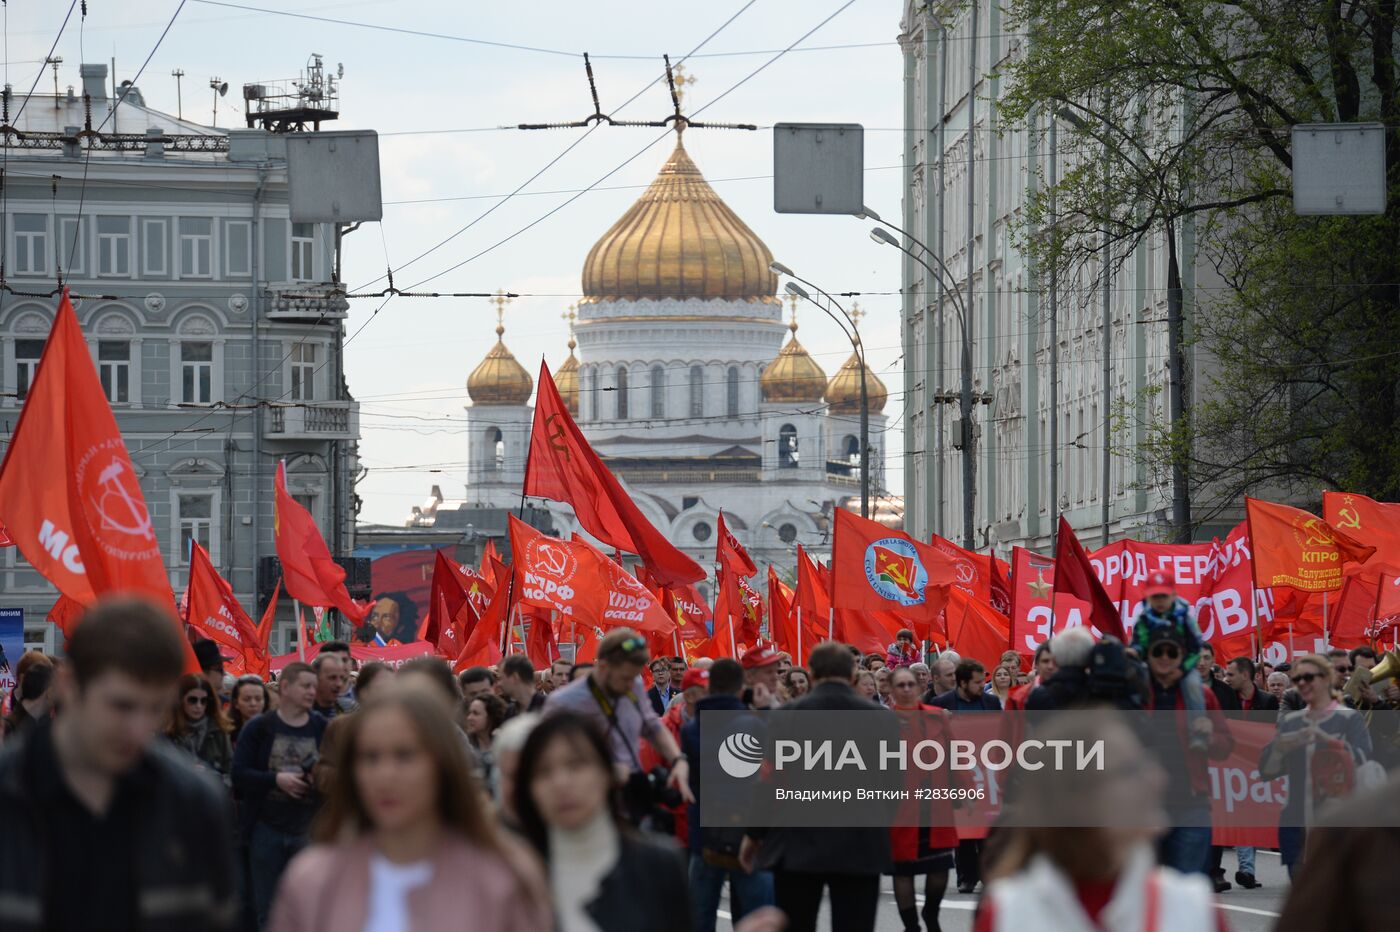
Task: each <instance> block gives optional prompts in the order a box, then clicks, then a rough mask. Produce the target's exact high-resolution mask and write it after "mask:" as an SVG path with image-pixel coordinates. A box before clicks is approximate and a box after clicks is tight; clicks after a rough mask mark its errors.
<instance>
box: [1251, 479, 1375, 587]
mask: <svg viewBox="0 0 1400 932" xmlns="http://www.w3.org/2000/svg"><path fill="white" fill-rule="evenodd" d="M1244 513H1245V520H1246V521H1247V522H1248V523H1249V542H1250V550H1251V551H1252V552H1253V554H1254V584H1255V585H1256V586H1258V587H1259V588H1261V589H1262V588H1268V587H1272V586H1288V587H1289V588H1292V589H1297V590H1299V591H1301V592H1327V591H1332V590H1336V589H1340V588H1342V567H1343V566H1344V565H1345V564H1347V563H1351V562H1355V563H1365V562H1366V560H1367V559H1369V558H1370V557H1371V555H1372V554H1374V553H1375V552H1376V548H1375V547H1368V546H1366V545H1364V544H1362V543H1359V542H1358V541H1355V540H1353V539H1352V538H1351V537H1349V536H1348V535H1346V534H1343V533H1342V532H1341V531H1339V530H1337V529H1336V528H1335V527H1333V526H1332V525H1330V524H1328V523H1327V522H1326V521H1323V520H1322V519H1321V518H1319V517H1317V516H1316V515H1313V514H1309V513H1308V512H1306V511H1303V510H1302V509H1301V508H1294V507H1292V506H1291V505H1280V504H1277V503H1275V502H1264V501H1260V500H1259V499H1257V498H1246V499H1245V500H1244Z"/></svg>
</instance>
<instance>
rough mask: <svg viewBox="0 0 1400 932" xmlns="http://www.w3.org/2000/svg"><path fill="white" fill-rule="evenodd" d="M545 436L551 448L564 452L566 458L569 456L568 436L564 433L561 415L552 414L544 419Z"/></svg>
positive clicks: (557, 451)
mask: <svg viewBox="0 0 1400 932" xmlns="http://www.w3.org/2000/svg"><path fill="white" fill-rule="evenodd" d="M544 436H545V439H546V440H547V441H548V442H549V448H550V449H551V450H553V451H555V452H556V453H561V454H563V456H564V459H568V458H569V455H570V454H569V443H568V438H567V437H566V436H565V434H564V424H563V422H562V421H560V420H559V415H557V414H551V415H550V416H549V417H547V418H545V419H544Z"/></svg>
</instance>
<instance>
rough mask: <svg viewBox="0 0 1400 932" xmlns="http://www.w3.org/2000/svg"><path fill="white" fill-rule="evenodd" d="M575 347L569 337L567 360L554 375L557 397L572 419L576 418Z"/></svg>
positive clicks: (576, 381)
mask: <svg viewBox="0 0 1400 932" xmlns="http://www.w3.org/2000/svg"><path fill="white" fill-rule="evenodd" d="M577 345H578V344H576V343H575V342H574V338H573V337H569V358H568V359H566V360H564V365H562V366H560V367H559V371H558V372H555V373H554V386H555V387H556V388H558V389H559V397H561V398H563V399H564V407H566V408H568V409H569V413H570V414H572V415H573V416H574V417H578V357H577V356H575V355H574V347H575V346H577Z"/></svg>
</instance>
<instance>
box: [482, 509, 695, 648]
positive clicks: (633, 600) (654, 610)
mask: <svg viewBox="0 0 1400 932" xmlns="http://www.w3.org/2000/svg"><path fill="white" fill-rule="evenodd" d="M509 525H510V546H511V553H512V554H514V556H515V572H516V581H515V588H516V596H515V598H516V599H517V600H518V601H520V602H523V603H525V604H527V605H537V606H540V607H541V608H549V609H553V610H554V611H556V612H558V613H559V615H560V616H561V619H560V620H561V621H564V620H571V619H572V620H579V621H585V620H586V621H588V622H589V623H591V624H596V625H601V626H603V627H618V626H624V627H628V628H632V629H634V630H637V631H661V632H664V633H666V634H670V632H672V631H674V630H675V628H676V621H675V619H673V618H670V617H668V616H667V614H666V613H665V611H663V610H662V608H661V604H660V601H659V600H658V599H657V597H656V596H655V595H654V594H653V593H652V592H651V591H650V590H648V589H647V587H646V586H644V585H642V584H641V582H639V581H638V580H637V578H636V577H635V576H633V575H632V574H630V573H628V572H627V571H626V570H624V569H623V568H622V567H621V566H619V565H618V564H617V563H615V562H614V561H612V560H610V559H608V557H606V556H604V555H603V553H602V552H601V551H599V550H597V549H596V548H594V547H592V546H591V545H589V544H588V543H586V542H585V541H584V540H582V539H581V538H575V539H574V540H571V541H565V540H559V539H558V538H556V537H549V536H547V535H545V534H541V533H540V532H539V531H537V530H535V529H534V528H532V527H530V525H528V524H526V523H525V522H524V521H519V520H517V519H516V517H515V516H514V515H510V516H509Z"/></svg>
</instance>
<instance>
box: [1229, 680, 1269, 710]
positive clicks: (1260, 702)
mask: <svg viewBox="0 0 1400 932" xmlns="http://www.w3.org/2000/svg"><path fill="white" fill-rule="evenodd" d="M1230 692H1231V693H1233V694H1234V697H1235V704H1234V706H1233V708H1234V710H1235V711H1240V710H1242V709H1243V708H1244V707H1243V706H1242V705H1240V694H1239V693H1237V692H1235V691H1234V690H1231V691H1230ZM1249 711H1251V712H1277V711H1278V696H1275V695H1274V694H1273V693H1271V692H1269V691H1268V690H1267V689H1260V688H1259V687H1258V686H1256V687H1254V707H1253V708H1252V709H1250V710H1249Z"/></svg>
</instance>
